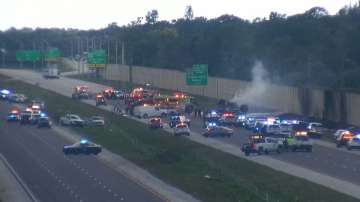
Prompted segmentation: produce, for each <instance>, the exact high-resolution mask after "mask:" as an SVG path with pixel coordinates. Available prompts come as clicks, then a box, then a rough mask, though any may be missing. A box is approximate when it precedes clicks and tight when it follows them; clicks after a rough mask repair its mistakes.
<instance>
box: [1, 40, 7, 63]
mask: <svg viewBox="0 0 360 202" xmlns="http://www.w3.org/2000/svg"><path fill="white" fill-rule="evenodd" d="M1 54H2V67H3V68H5V54H6V49H5V42H3V43H2V49H1Z"/></svg>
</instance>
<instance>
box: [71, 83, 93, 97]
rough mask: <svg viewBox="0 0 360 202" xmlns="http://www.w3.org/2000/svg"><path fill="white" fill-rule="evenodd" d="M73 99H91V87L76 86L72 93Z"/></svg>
mask: <svg viewBox="0 0 360 202" xmlns="http://www.w3.org/2000/svg"><path fill="white" fill-rule="evenodd" d="M71 97H72V98H73V99H89V98H90V94H89V88H88V87H87V86H85V85H82V86H75V88H74V91H73V93H72V95H71Z"/></svg>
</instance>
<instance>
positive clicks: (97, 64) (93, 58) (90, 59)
mask: <svg viewBox="0 0 360 202" xmlns="http://www.w3.org/2000/svg"><path fill="white" fill-rule="evenodd" d="M87 63H88V66H89V68H104V67H105V64H106V52H105V50H103V49H97V50H93V51H91V52H89V53H88V55H87Z"/></svg>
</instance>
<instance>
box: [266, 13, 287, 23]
mask: <svg viewBox="0 0 360 202" xmlns="http://www.w3.org/2000/svg"><path fill="white" fill-rule="evenodd" d="M285 17H286V15H285V14H280V13H277V12H271V13H270V15H269V20H270V21H272V20H279V19H285Z"/></svg>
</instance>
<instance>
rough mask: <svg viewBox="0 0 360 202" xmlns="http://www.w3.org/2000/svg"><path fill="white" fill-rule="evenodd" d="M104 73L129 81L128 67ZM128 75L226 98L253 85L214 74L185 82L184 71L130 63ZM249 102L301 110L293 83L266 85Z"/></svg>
mask: <svg viewBox="0 0 360 202" xmlns="http://www.w3.org/2000/svg"><path fill="white" fill-rule="evenodd" d="M105 75H106V79H108V80H121V81H129V67H128V66H124V65H113V64H111V65H107V69H106V73H105ZM132 75H133V82H134V83H139V84H144V83H152V84H153V85H154V86H157V87H161V88H166V89H170V90H179V91H184V92H188V93H191V94H195V95H202V96H207V97H212V98H223V99H227V100H230V99H232V98H233V97H234V95H235V94H236V93H237V94H240V95H242V94H243V93H245V92H246V91H248V90H249V89H250V88H254V87H252V84H251V83H250V82H245V81H239V80H231V79H225V78H216V77H209V78H208V85H207V86H188V85H186V83H185V73H184V72H180V71H174V70H168V69H157V68H147V67H140V66H133V68H132ZM249 102H255V103H257V104H258V105H266V106H267V107H270V108H273V109H276V110H280V111H286V112H294V113H300V112H301V107H300V104H299V99H298V92H297V88H293V87H285V86H276V85H269V86H268V87H267V90H266V91H265V92H264V93H263V94H261V95H258V97H254V99H253V100H251V101H249Z"/></svg>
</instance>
